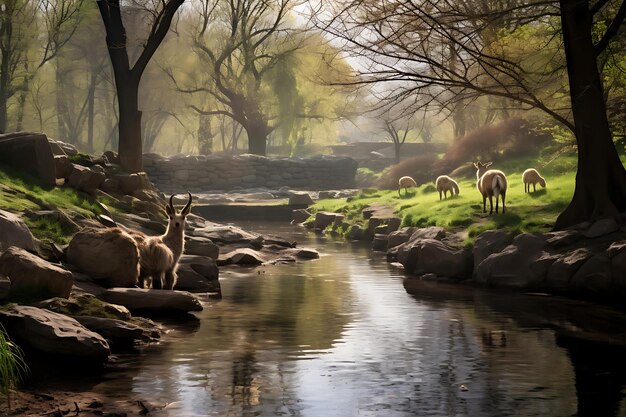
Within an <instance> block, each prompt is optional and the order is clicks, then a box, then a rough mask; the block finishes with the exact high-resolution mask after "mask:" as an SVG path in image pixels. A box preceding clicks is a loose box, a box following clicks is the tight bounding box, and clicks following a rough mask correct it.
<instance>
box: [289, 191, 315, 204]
mask: <svg viewBox="0 0 626 417" xmlns="http://www.w3.org/2000/svg"><path fill="white" fill-rule="evenodd" d="M312 204H315V201H313V199H312V198H311V195H310V194H309V193H307V192H305V191H294V192H292V193H291V195H290V196H289V205H290V206H310V205H312Z"/></svg>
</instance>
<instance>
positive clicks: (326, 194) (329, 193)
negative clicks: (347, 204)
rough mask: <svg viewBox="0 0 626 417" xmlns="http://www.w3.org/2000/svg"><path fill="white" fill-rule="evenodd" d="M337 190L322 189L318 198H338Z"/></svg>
mask: <svg viewBox="0 0 626 417" xmlns="http://www.w3.org/2000/svg"><path fill="white" fill-rule="evenodd" d="M337 194H338V193H337V191H320V192H319V194H318V198H319V199H320V200H327V199H332V198H337Z"/></svg>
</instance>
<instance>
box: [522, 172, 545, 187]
mask: <svg viewBox="0 0 626 417" xmlns="http://www.w3.org/2000/svg"><path fill="white" fill-rule="evenodd" d="M522 181H524V192H525V193H526V192H528V193H530V185H531V184H532V186H533V192H535V191H537V188H536V187H537V183H539V184H540V185H541V186H542V187H543V188H546V180H545V178H543V177H542V176H541V175H539V172H537V170H536V169H534V168H528V169H527V170H526V171H524V173H523V174H522Z"/></svg>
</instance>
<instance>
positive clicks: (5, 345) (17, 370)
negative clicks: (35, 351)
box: [0, 325, 28, 408]
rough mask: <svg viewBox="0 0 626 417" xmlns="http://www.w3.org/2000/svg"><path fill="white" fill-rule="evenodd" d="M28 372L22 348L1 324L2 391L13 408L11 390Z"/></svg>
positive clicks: (0, 366) (0, 374) (0, 388)
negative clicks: (13, 340)
mask: <svg viewBox="0 0 626 417" xmlns="http://www.w3.org/2000/svg"><path fill="white" fill-rule="evenodd" d="M27 373H28V367H27V366H26V363H25V362H24V355H23V353H22V350H21V349H20V348H19V347H18V346H17V345H16V344H14V343H13V342H11V340H10V339H9V337H8V336H7V334H6V332H5V331H4V328H2V326H1V325H0V392H1V393H2V394H3V395H4V396H5V397H6V399H7V403H8V405H9V408H11V390H12V389H14V388H16V387H17V385H18V384H19V383H20V382H21V381H22V379H23V378H24V377H25V376H26V374H27Z"/></svg>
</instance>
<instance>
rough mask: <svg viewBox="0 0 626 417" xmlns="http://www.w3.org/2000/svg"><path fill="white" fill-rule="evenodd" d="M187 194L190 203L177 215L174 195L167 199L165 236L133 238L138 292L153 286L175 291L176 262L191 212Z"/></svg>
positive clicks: (183, 242)
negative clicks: (136, 255) (138, 270)
mask: <svg viewBox="0 0 626 417" xmlns="http://www.w3.org/2000/svg"><path fill="white" fill-rule="evenodd" d="M187 194H189V201H188V202H187V204H186V205H185V207H184V208H183V209H182V210H181V211H180V213H178V212H176V209H175V208H174V203H173V201H172V200H173V199H174V195H175V194H173V195H172V196H171V197H170V202H169V204H168V205H166V206H165V212H166V213H167V216H168V217H169V222H168V224H167V229H166V231H165V234H164V235H162V236H150V237H147V236H144V235H137V234H134V235H133V237H134V238H135V241H136V242H137V246H138V247H139V265H140V272H139V282H138V285H139V287H140V288H145V287H148V288H149V287H150V284H152V288H157V289H160V288H164V289H166V290H172V289H174V286H175V285H176V280H177V279H178V276H177V275H176V270H177V269H178V260H179V259H180V256H181V255H182V254H183V251H184V249H185V218H186V217H187V215H188V214H189V211H190V210H191V200H192V198H191V193H189V192H187ZM150 281H151V282H150Z"/></svg>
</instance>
